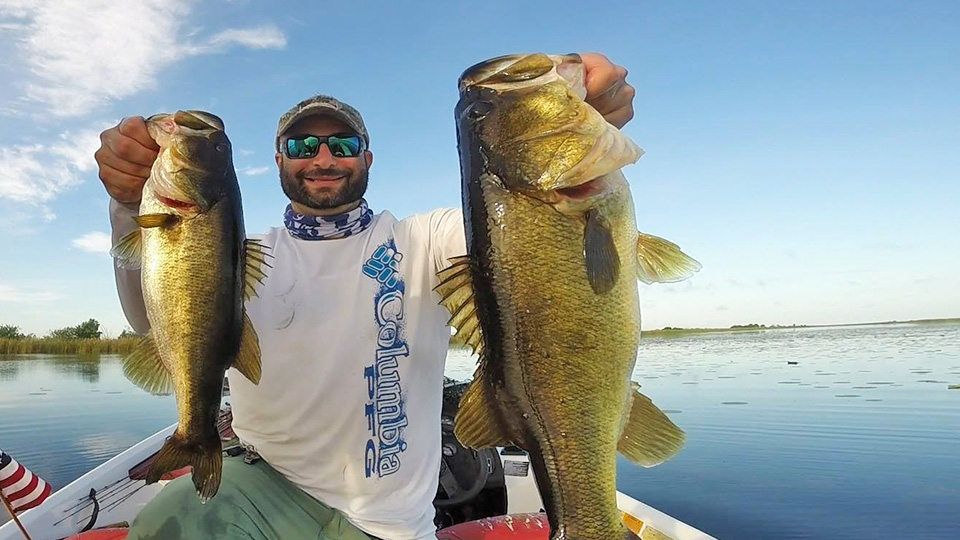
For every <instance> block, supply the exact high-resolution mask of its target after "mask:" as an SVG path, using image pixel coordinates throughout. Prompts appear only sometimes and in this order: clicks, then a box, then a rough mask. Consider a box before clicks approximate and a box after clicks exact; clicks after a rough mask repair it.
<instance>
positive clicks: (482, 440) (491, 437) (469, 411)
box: [453, 359, 513, 448]
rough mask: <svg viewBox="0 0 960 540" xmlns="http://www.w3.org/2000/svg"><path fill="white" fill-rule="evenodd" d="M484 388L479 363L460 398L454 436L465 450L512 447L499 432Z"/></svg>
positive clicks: (485, 382)
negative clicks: (466, 448) (471, 380)
mask: <svg viewBox="0 0 960 540" xmlns="http://www.w3.org/2000/svg"><path fill="white" fill-rule="evenodd" d="M487 384H488V383H487V377H486V375H485V374H484V368H483V360H482V359H481V360H480V367H479V368H478V369H477V372H476V374H475V376H474V378H473V382H472V383H470V386H469V387H468V388H467V391H466V392H464V393H463V397H461V398H460V409H459V410H458V411H457V417H456V419H455V420H454V429H453V433H454V435H456V436H457V440H459V441H460V444H462V445H464V446H466V447H468V448H490V447H493V446H510V445H512V444H513V443H512V442H511V441H510V440H509V438H508V437H507V436H506V435H504V434H502V433H501V432H500V429H499V428H498V425H497V420H496V418H495V417H494V414H496V413H495V412H494V406H493V404H492V403H490V401H489V400H488V399H487V393H486V392H485V390H486V388H485V385H487Z"/></svg>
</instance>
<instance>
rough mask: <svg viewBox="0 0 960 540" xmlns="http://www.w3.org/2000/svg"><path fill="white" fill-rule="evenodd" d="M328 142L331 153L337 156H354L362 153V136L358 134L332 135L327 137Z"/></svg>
mask: <svg viewBox="0 0 960 540" xmlns="http://www.w3.org/2000/svg"><path fill="white" fill-rule="evenodd" d="M327 144H328V145H329V146H330V153H331V154H333V155H334V156H336V157H354V156H356V155H358V154H360V137H358V136H356V135H350V136H348V137H340V136H337V135H331V136H330V138H329V139H327Z"/></svg>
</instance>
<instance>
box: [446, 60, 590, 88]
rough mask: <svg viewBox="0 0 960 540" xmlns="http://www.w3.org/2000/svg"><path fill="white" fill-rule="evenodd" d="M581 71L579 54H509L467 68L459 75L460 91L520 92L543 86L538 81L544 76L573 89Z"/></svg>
mask: <svg viewBox="0 0 960 540" xmlns="http://www.w3.org/2000/svg"><path fill="white" fill-rule="evenodd" d="M582 71H583V61H582V60H581V58H580V55H578V54H566V55H547V54H543V53H533V54H510V55H505V56H498V57H496V58H491V59H489V60H485V61H483V62H480V63H478V64H474V65H473V66H470V67H469V68H467V69H466V70H465V71H464V72H463V74H462V75H460V80H459V87H460V91H461V92H464V91H466V90H467V89H468V88H470V87H476V86H482V87H486V88H490V89H493V90H497V91H506V90H520V89H522V88H524V87H527V86H539V85H541V84H543V83H542V81H541V79H542V78H544V77H545V76H546V77H548V78H551V79H557V78H562V79H565V80H568V82H569V83H570V84H571V86H575V85H576V83H577V82H578V81H577V79H578V78H579V77H578V76H577V75H578V73H580V72H582Z"/></svg>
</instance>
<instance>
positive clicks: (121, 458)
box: [0, 424, 716, 540]
mask: <svg viewBox="0 0 960 540" xmlns="http://www.w3.org/2000/svg"><path fill="white" fill-rule="evenodd" d="M175 428H176V424H174V425H172V426H170V427H168V428H166V429H163V430H161V431H159V432H157V433H156V434H154V435H152V436H150V437H148V438H146V439H144V440H143V441H141V442H140V443H138V444H136V445H134V446H133V447H131V448H129V449H127V450H126V451H124V452H122V453H121V454H119V455H117V456H116V457H114V458H113V459H110V460H109V461H107V462H106V463H104V464H102V465H100V466H99V467H97V468H95V469H93V470H92V471H90V472H88V473H87V474H85V475H83V476H81V477H80V478H78V479H77V480H76V481H74V482H72V483H70V484H69V485H67V486H65V487H64V488H63V489H61V490H59V491H57V492H56V493H54V494H53V495H51V496H50V498H48V499H47V500H46V501H44V502H43V504H41V505H40V506H38V507H36V508H33V509H30V510H27V511H26V512H24V513H22V514H20V515H19V516H18V517H19V518H20V521H21V523H23V525H24V527H25V528H26V529H27V532H28V533H30V536H31V537H32V538H33V540H60V539H62V538H65V537H67V536H70V535H74V534H77V533H78V532H80V531H81V530H83V529H84V527H86V526H88V525H89V524H90V521H91V517H92V516H93V514H94V504H93V501H92V500H91V499H90V498H89V493H90V490H91V489H95V490H96V499H97V506H98V511H97V517H96V520H95V523H94V524H93V527H94V528H101V527H107V526H110V525H116V524H123V525H124V526H125V525H126V524H127V523H129V522H130V521H133V518H134V517H135V516H136V515H137V513H139V512H140V509H141V508H143V507H144V505H146V504H147V503H148V502H149V501H150V500H151V499H152V498H153V497H154V496H155V495H156V494H157V492H159V491H160V489H162V487H163V485H162V484H163V482H160V483H157V484H153V485H149V486H148V485H146V484H145V482H144V481H143V480H131V479H130V478H129V471H130V470H131V469H133V468H134V467H136V466H137V465H139V464H140V463H142V462H143V461H144V460H145V459H147V458H149V457H150V456H152V455H153V454H154V453H156V452H157V451H158V450H159V449H160V447H161V446H162V445H163V442H164V441H165V440H166V438H167V437H169V436H170V434H171V433H173V430H174V429H175ZM502 459H503V462H504V465H505V468H509V469H511V470H523V471H527V470H529V466H528V465H527V456H526V455H520V456H518V455H503V456H502ZM508 462H513V463H510V464H508ZM506 481H507V500H508V507H507V511H508V513H509V514H511V515H513V514H522V513H529V512H538V511H539V510H540V508H541V501H540V494H539V493H538V492H537V489H536V484H535V483H534V481H533V475H532V474H530V475H529V476H528V475H527V474H523V475H512V477H511V476H509V475H508V476H507V477H506ZM617 505H618V506H619V508H620V510H621V511H622V512H624V513H625V516H624V522H625V523H626V524H627V526H628V527H629V528H630V529H631V530H633V531H634V532H636V533H638V535H639V536H640V537H641V538H642V539H643V540H716V539H715V538H714V537H712V536H710V535H708V534H706V533H703V532H701V531H699V530H697V529H695V528H693V527H691V526H689V525H687V524H685V523H683V522H681V521H679V520H677V519H675V518H673V517H671V516H669V515H667V514H664V513H663V512H660V511H658V510H656V509H654V508H651V507H650V506H647V505H645V504H643V503H641V502H640V501H638V500H636V499H634V498H632V497H629V496H628V495H624V494H623V493H620V492H617ZM22 539H23V535H22V534H21V533H20V530H19V529H18V528H17V526H16V524H15V523H13V522H12V521H10V522H7V523H6V524H4V525H2V526H0V540H22Z"/></svg>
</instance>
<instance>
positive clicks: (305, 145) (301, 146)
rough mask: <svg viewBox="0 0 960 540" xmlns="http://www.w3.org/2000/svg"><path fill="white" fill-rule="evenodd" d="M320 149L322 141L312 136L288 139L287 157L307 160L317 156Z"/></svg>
mask: <svg viewBox="0 0 960 540" xmlns="http://www.w3.org/2000/svg"><path fill="white" fill-rule="evenodd" d="M318 148H320V140H319V139H317V138H316V137H314V136H312V135H310V136H308V137H304V138H302V139H287V156H288V157H292V158H305V157H313V156H315V155H317V149H318Z"/></svg>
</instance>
